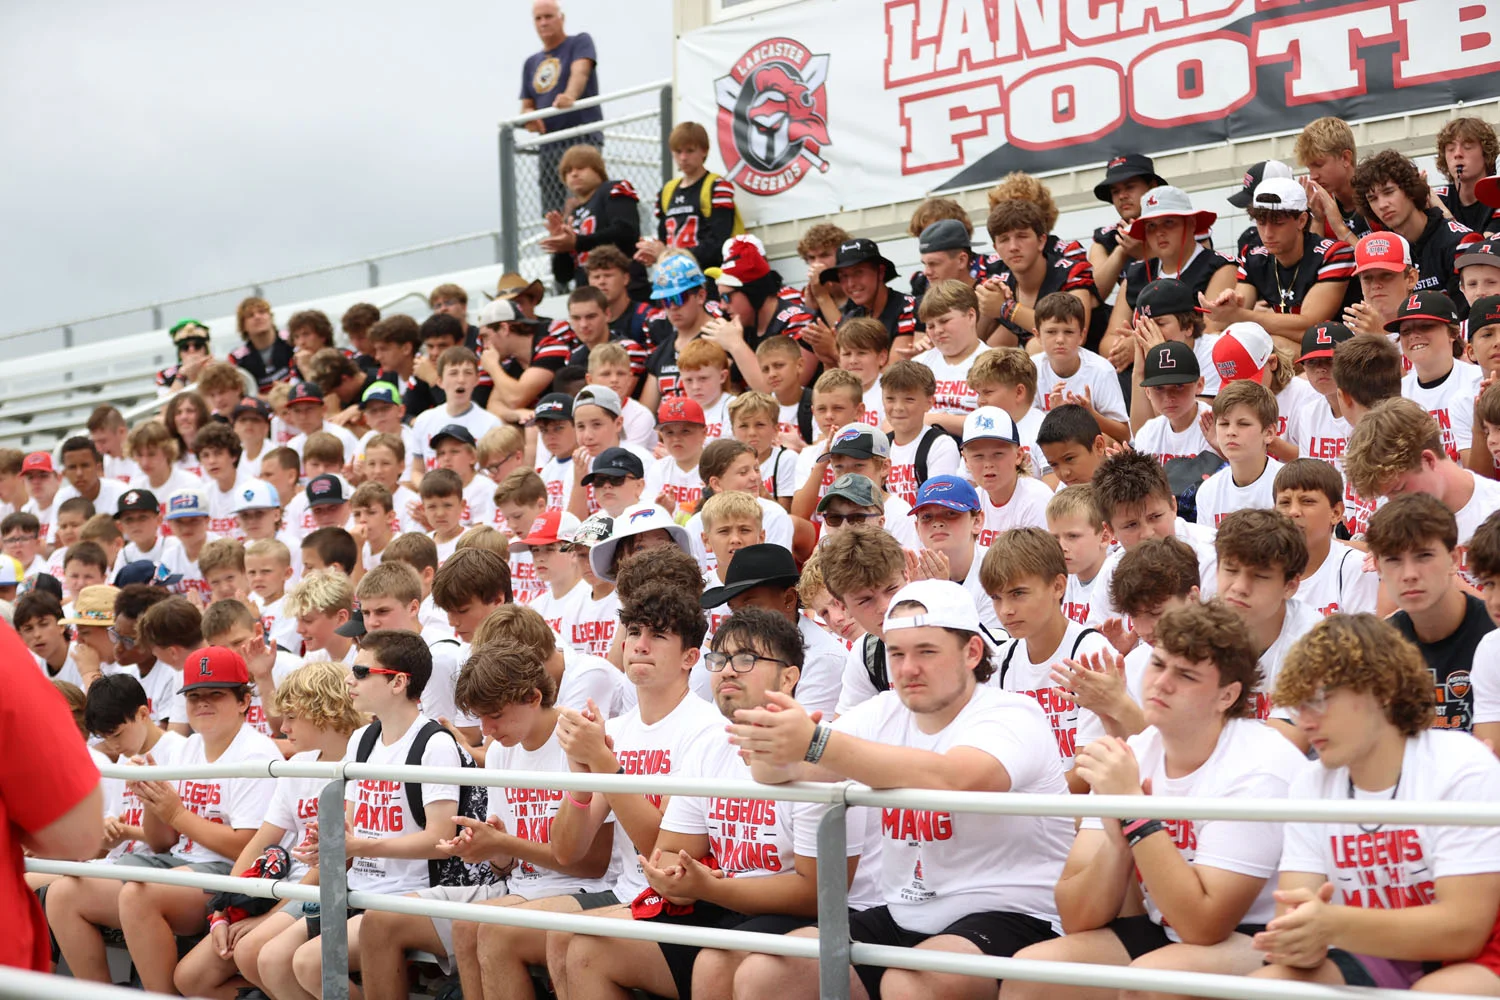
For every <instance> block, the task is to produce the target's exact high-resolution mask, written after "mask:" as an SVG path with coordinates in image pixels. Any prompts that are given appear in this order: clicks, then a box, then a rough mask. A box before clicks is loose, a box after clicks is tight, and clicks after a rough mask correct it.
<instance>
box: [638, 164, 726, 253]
mask: <svg viewBox="0 0 1500 1000" xmlns="http://www.w3.org/2000/svg"><path fill="white" fill-rule="evenodd" d="M710 178H713V188H712V190H711V191H710V193H709V213H708V215H706V216H705V215H704V214H703V185H704V184H707V183H709V179H710ZM665 191H666V189H665V188H663V189H662V193H663V194H664V193H665ZM661 203H662V195H661V194H658V195H657V196H656V238H657V239H659V240H661V241H662V242H663V243H665V244H666V245H667V246H669V247H680V248H682V249H683V250H690V251H692V254H693V256H694V257H696V258H697V260H698V266H699V267H702V268H710V267H718V266H719V265H720V264H722V263H724V241H725V240H727V239H729V237H730V236H732V235H733V234H734V185H733V184H732V183H730V182H729V181H728V180H727V179H726V178H723V177H719V176H717V175H716V174H704V175H703V176H702V177H700V178H698V179H697V180H696V181H694V182H693V183H692V184H682V183H679V184H678V185H677V186H676V188H674V189H673V191H672V199H671V201H669V202H668V203H667V208H666V211H662V207H661Z"/></svg>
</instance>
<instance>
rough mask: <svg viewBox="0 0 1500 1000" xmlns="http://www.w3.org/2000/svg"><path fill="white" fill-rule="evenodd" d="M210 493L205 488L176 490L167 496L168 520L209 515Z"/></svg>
mask: <svg viewBox="0 0 1500 1000" xmlns="http://www.w3.org/2000/svg"><path fill="white" fill-rule="evenodd" d="M209 516H210V513H209V509H208V494H207V493H205V492H204V491H203V490H176V491H174V492H173V493H172V495H171V496H169V497H167V518H166V519H167V520H168V521H179V520H181V519H182V518H184V517H209Z"/></svg>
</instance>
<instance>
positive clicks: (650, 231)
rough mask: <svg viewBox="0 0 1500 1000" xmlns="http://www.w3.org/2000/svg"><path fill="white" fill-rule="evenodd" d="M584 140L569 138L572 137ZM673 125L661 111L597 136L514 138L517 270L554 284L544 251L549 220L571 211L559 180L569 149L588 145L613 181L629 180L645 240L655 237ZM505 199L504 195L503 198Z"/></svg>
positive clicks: (602, 128)
mask: <svg viewBox="0 0 1500 1000" xmlns="http://www.w3.org/2000/svg"><path fill="white" fill-rule="evenodd" d="M575 131H576V132H579V133H580V134H576V135H575V134H569V133H573V132H575ZM670 131H671V123H670V122H667V123H665V124H664V123H663V120H662V115H661V113H660V112H659V111H655V110H653V111H643V112H640V113H637V114H632V115H626V116H622V117H620V118H616V119H613V120H609V121H603V122H600V123H599V124H598V126H597V130H596V131H592V132H589V131H584V130H583V129H577V130H575V129H569V130H568V131H567V132H564V133H559V134H558V135H557V136H555V137H552V136H547V135H540V136H533V135H532V134H531V133H526V132H520V131H517V132H516V150H515V170H514V178H515V192H514V198H515V206H516V215H515V218H516V233H517V240H516V244H517V250H518V251H519V258H518V260H517V261H516V265H517V268H516V269H517V270H518V271H519V272H520V273H521V274H522V275H523V276H524V277H526V278H540V279H541V280H542V281H544V282H546V283H547V284H548V286H549V287H551V284H552V260H551V257H550V256H549V255H548V254H547V253H546V252H545V251H543V250H542V247H541V241H542V240H543V238H545V237H546V235H547V224H546V222H545V218H546V215H547V213H548V212H549V211H560V212H562V213H564V214H565V215H566V214H567V213H568V212H569V211H571V210H572V208H573V204H574V202H573V196H572V194H571V193H570V192H569V191H568V190H567V188H566V187H564V186H563V182H562V178H561V177H560V176H559V175H558V170H557V167H558V163H559V162H560V161H561V160H562V156H563V153H564V152H566V151H567V149H568V148H569V147H570V146H576V145H579V144H583V143H587V144H589V145H593V146H596V147H597V148H598V149H599V151H600V152H601V153H603V154H604V165H605V168H606V169H607V170H608V172H609V178H608V180H610V181H621V180H627V181H629V182H630V183H631V184H632V185H633V186H634V187H635V190H636V192H637V193H638V194H639V195H640V199H641V200H640V207H639V211H640V220H641V235H642V236H655V235H656V200H657V197H658V194H659V192H660V191H661V186H662V184H663V182H664V181H665V180H666V175H664V171H663V164H664V162H670V160H669V158H668V157H666V155H665V153H664V150H665V148H666V142H667V134H668V133H669V132H670ZM505 196H506V193H505V192H502V194H501V197H502V198H504V197H505Z"/></svg>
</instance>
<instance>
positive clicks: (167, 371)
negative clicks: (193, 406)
mask: <svg viewBox="0 0 1500 1000" xmlns="http://www.w3.org/2000/svg"><path fill="white" fill-rule="evenodd" d="M181 370H182V369H181V367H180V366H178V365H168V366H167V367H165V368H163V369H162V370H161V371H159V372H157V373H156V386H157V388H158V389H170V388H172V383H173V382H175V381H177V373H178V372H179V371H181Z"/></svg>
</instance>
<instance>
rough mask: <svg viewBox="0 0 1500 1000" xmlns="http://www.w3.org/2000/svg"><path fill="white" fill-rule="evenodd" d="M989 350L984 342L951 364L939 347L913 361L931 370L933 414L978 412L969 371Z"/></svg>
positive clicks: (923, 353)
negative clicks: (933, 385) (933, 386)
mask: <svg viewBox="0 0 1500 1000" xmlns="http://www.w3.org/2000/svg"><path fill="white" fill-rule="evenodd" d="M987 350H989V346H988V345H987V344H985V343H983V342H982V341H981V342H980V343H978V344H975V345H974V349H973V350H972V351H970V352H969V353H968V354H967V355H965V356H964V357H962V358H958V359H957V360H955V361H951V362H950V361H949V360H948V359H946V358H944V357H943V352H941V351H939V350H938V349H937V348H936V347H934V348H932V349H931V350H929V351H923V352H922V353H921V354H918V355H917V356H916V357H914V358H912V360H913V361H915V362H917V363H918V364H922V365H926V366H927V367H928V368H930V369H931V370H932V377H933V379H934V381H936V382H937V392H936V393H935V394H934V396H933V398H932V412H933V413H958V414H966V413H973V412H974V411H975V410H977V409H979V393H977V392H975V391H974V390H973V389H971V388H970V387H969V369H971V368H973V367H974V361H975V359H977V358H978V357H979V356H980V355H981V354H983V353H984V352H985V351H987ZM1117 391H1118V390H1117Z"/></svg>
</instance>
